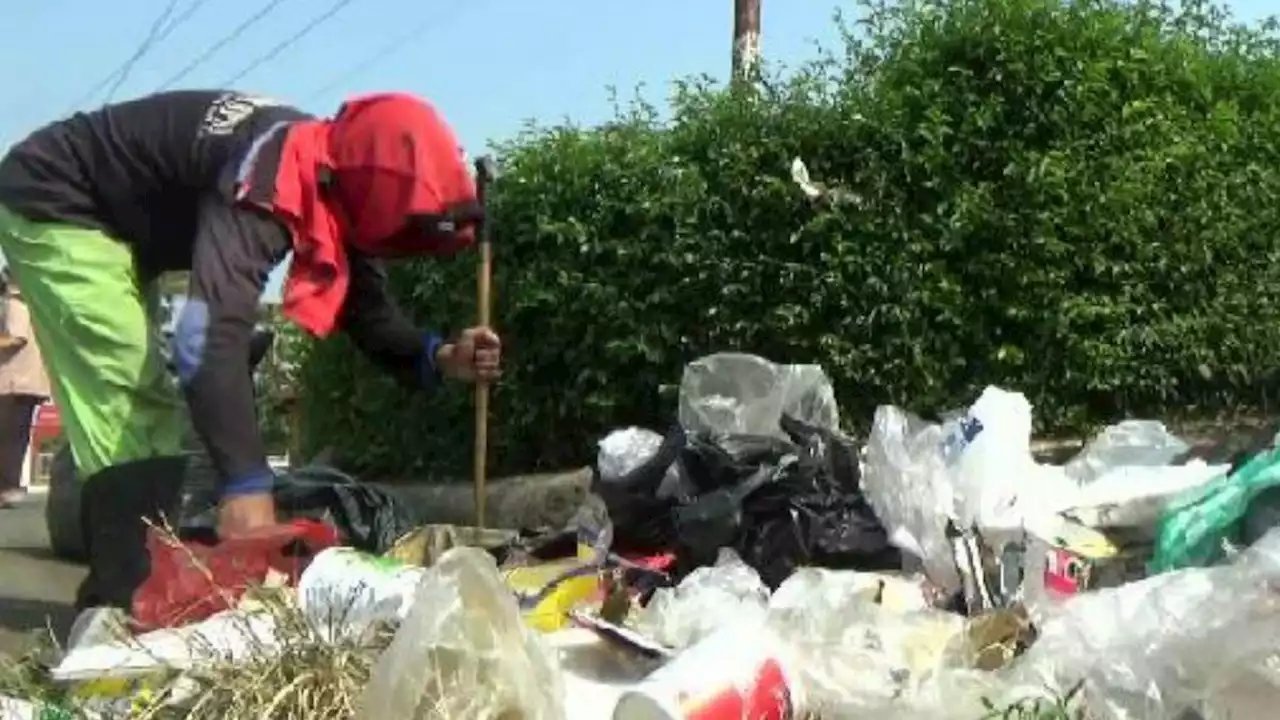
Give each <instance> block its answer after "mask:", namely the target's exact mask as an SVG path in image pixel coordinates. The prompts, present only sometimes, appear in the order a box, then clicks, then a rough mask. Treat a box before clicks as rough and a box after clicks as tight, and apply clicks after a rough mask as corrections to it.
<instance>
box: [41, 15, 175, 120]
mask: <svg viewBox="0 0 1280 720" xmlns="http://www.w3.org/2000/svg"><path fill="white" fill-rule="evenodd" d="M177 6H178V0H169V4H168V5H166V6H165V8H164V11H163V12H161V13H160V15H159V17H157V18H156V19H155V20H153V21H152V22H151V29H150V30H148V31H147V36H146V37H145V38H143V39H142V42H140V43H138V47H137V48H136V49H135V50H134V51H133V54H132V55H130V56H129V59H127V60H125V61H124V62H123V63H122V64H121V65H120V66H119V67H117V68H116V69H115V70H112V71H111V74H110V75H107V76H106V77H105V78H103V79H102V80H101V81H100V82H98V84H97V85H94V86H93V87H91V88H89V90H88V92H86V93H85V94H83V95H81V96H80V97H79V98H76V101H75V102H73V103H71V107H69V108H67V110H66V112H68V113H69V112H71V111H73V110H75V109H76V108H78V107H80V106H81V105H83V104H84V103H85V101H87V100H88V99H89V98H91V97H93V96H94V95H97V94H98V92H99V91H100V90H102V89H103V88H105V87H107V86H108V85H110V84H111V81H113V80H115V79H117V78H118V77H121V76H123V75H124V74H125V73H127V72H128V71H129V70H130V69H132V68H133V65H134V63H136V62H138V59H139V58H141V57H142V56H143V55H146V54H147V53H148V52H150V50H151V48H152V47H154V46H155V44H156V42H157V38H158V37H159V35H160V31H161V28H163V27H164V23H165V22H166V21H167V20H168V19H169V16H170V15H173V10H174V8H176V7H177ZM116 87H118V85H117V86H116Z"/></svg>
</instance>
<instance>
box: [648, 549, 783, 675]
mask: <svg viewBox="0 0 1280 720" xmlns="http://www.w3.org/2000/svg"><path fill="white" fill-rule="evenodd" d="M768 601H769V588H767V587H765V584H764V582H763V581H761V580H760V575H759V574H758V573H757V572H756V571H755V570H754V569H752V568H751V566H749V565H747V564H746V563H744V562H743V561H742V558H740V557H738V555H737V554H736V553H734V552H733V551H732V550H728V549H724V550H721V551H720V557H719V558H718V559H717V561H716V564H715V565H713V566H710V567H701V568H698V569H697V570H694V571H693V572H692V573H690V574H689V575H688V577H686V578H685V579H684V580H682V581H681V582H680V584H679V585H678V586H676V587H674V588H663V589H660V590H658V591H657V592H655V593H654V594H653V598H652V599H651V600H650V601H649V604H648V605H646V606H645V607H644V608H643V609H642V610H640V612H639V613H637V616H636V623H635V625H636V629H637V630H639V631H640V632H641V633H643V634H644V635H645V636H647V637H649V638H650V639H652V640H654V641H656V642H658V643H661V644H662V645H665V646H667V647H669V648H672V649H676V650H679V649H683V648H687V647H689V646H691V645H693V644H694V643H696V642H697V641H699V640H701V639H702V638H704V637H706V636H707V635H710V634H711V632H712V631H714V630H715V629H716V628H718V627H720V626H722V625H723V624H725V623H727V622H731V621H734V622H736V621H739V620H741V621H744V622H750V621H752V620H760V619H763V617H764V611H765V606H766V604H767V603H768Z"/></svg>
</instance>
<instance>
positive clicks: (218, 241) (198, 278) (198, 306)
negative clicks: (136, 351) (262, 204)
mask: <svg viewBox="0 0 1280 720" xmlns="http://www.w3.org/2000/svg"><path fill="white" fill-rule="evenodd" d="M288 245H289V238H288V234H287V231H286V230H285V228H284V227H283V226H281V225H279V224H278V223H277V222H276V221H275V220H274V219H272V218H271V217H269V216H267V215H265V214H262V213H260V212H259V211H257V210H253V209H251V208H245V207H237V206H232V205H230V204H228V203H227V202H226V201H225V200H223V199H221V198H217V197H211V198H209V199H208V200H207V201H206V202H205V203H204V205H203V207H202V208H201V211H200V219H199V228H198V234H197V237H196V241H195V249H194V255H193V259H192V266H191V284H190V287H189V288H188V297H187V301H186V304H185V305H184V306H183V308H182V311H181V313H180V315H179V316H178V322H177V324H176V327H175V328H174V338H173V356H174V365H175V367H176V369H177V372H178V378H179V381H180V382H181V384H182V388H183V392H184V394H185V395H186V398H187V403H188V405H189V406H190V408H191V419H192V422H193V424H194V426H195V430H196V432H197V433H198V434H199V436H200V438H201V439H202V440H203V441H204V443H205V446H206V447H207V448H208V450H209V455H210V458H211V459H212V461H213V464H214V467H215V468H217V470H218V473H219V476H220V477H221V479H222V482H223V486H222V494H223V495H224V496H225V495H243V494H249V493H256V492H268V491H270V489H271V487H272V485H273V483H274V475H273V474H272V472H271V469H270V466H269V465H268V464H267V458H266V449H265V447H264V445H263V442H262V436H261V434H260V433H259V430H258V418H257V411H256V408H255V403H254V399H255V398H254V388H253V377H252V371H251V369H250V365H249V363H250V352H251V342H252V338H253V329H254V326H255V324H256V323H257V320H258V303H259V299H260V297H261V295H262V290H263V288H264V286H265V285H266V281H267V276H268V274H269V273H270V272H271V269H272V268H273V267H274V266H275V264H276V263H277V262H279V260H280V259H281V257H282V255H283V253H284V252H285V251H287V248H288Z"/></svg>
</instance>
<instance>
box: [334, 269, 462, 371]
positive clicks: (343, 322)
mask: <svg viewBox="0 0 1280 720" xmlns="http://www.w3.org/2000/svg"><path fill="white" fill-rule="evenodd" d="M348 263H349V265H350V268H351V284H350V286H349V287H348V289H347V299H346V302H345V304H344V305H343V307H342V317H341V319H340V321H339V322H340V326H341V328H342V330H343V332H345V333H346V334H347V336H348V337H350V338H351V340H352V342H354V343H355V345H356V347H357V348H359V349H360V351H361V352H362V353H364V354H365V355H366V356H367V357H368V358H369V359H370V360H372V361H373V362H374V363H375V364H377V365H378V366H379V367H382V368H383V369H385V370H386V371H387V372H389V373H390V374H391V375H392V376H393V377H395V378H396V379H397V380H398V381H400V382H401V383H403V384H405V385H408V386H412V387H427V388H432V387H435V386H436V385H437V384H438V383H439V382H440V369H439V367H438V365H437V357H438V353H439V352H440V349H441V348H442V347H444V345H445V341H444V338H443V336H442V335H441V334H440V333H437V332H433V331H430V330H422V329H419V328H418V327H417V326H415V325H414V324H413V323H412V322H410V321H409V319H408V318H407V317H405V315H404V313H403V312H402V311H401V310H400V308H399V306H397V305H396V303H395V301H394V300H392V299H391V295H390V293H389V292H388V291H387V274H386V270H385V269H384V268H383V267H382V264H381V263H379V262H378V261H377V260H375V259H373V258H370V257H367V256H365V255H361V254H358V253H354V252H353V253H351V255H350V257H349V258H348Z"/></svg>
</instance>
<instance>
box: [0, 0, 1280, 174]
mask: <svg viewBox="0 0 1280 720" xmlns="http://www.w3.org/2000/svg"><path fill="white" fill-rule="evenodd" d="M169 2H170V0H130V1H129V2H109V3H104V2H97V1H93V0H42V1H41V2H30V3H28V2H7V3H3V5H0V27H3V28H4V29H5V38H4V42H3V43H0V82H2V83H3V85H2V86H3V87H4V88H5V90H6V92H5V93H3V94H2V95H0V148H4V147H7V146H8V145H9V144H10V143H11V142H14V141H15V140H18V139H20V138H21V137H22V136H23V135H24V134H26V133H27V132H28V131H30V130H31V129H33V128H34V127H36V126H37V125H39V124H40V123H43V122H46V121H48V120H51V119H53V118H56V117H59V116H61V115H63V114H66V113H67V112H69V111H71V110H73V109H77V108H86V107H93V106H96V105H98V104H101V103H102V102H103V101H104V100H105V99H107V98H106V88H104V89H103V90H101V91H99V92H97V93H96V94H89V95H87V93H89V91H90V90H91V89H92V88H94V87H95V86H97V85H99V84H100V83H101V82H102V81H103V80H104V79H105V78H106V77H107V76H109V75H110V74H111V73H112V72H113V71H114V70H116V69H117V68H118V67H119V66H120V65H121V64H122V63H124V62H125V61H126V60H127V59H128V58H129V57H130V56H131V55H132V54H133V53H134V52H135V50H137V48H138V46H139V43H140V42H141V41H142V39H143V38H144V37H146V35H147V33H148V30H149V29H150V28H151V26H152V24H153V23H154V22H155V21H156V19H157V18H158V17H159V16H160V15H161V14H162V12H163V11H164V10H165V8H166V6H168V4H169ZM1264 2H1265V0H1235V2H1232V3H1230V6H1231V7H1232V8H1233V10H1234V11H1235V13H1236V14H1237V15H1238V16H1239V17H1241V18H1243V19H1258V18H1261V17H1262V16H1263V14H1264V12H1263V11H1264ZM197 4H198V5H199V7H198V8H196V9H195V10H194V12H193V13H192V14H191V15H190V18H189V20H187V21H186V22H184V23H183V24H182V25H180V26H179V27H177V28H176V29H175V30H174V31H173V32H172V34H170V35H169V36H168V37H167V38H165V39H164V40H163V41H162V42H160V43H158V44H156V45H155V46H154V47H153V48H152V49H151V51H150V52H149V53H147V54H146V55H144V56H143V57H141V58H140V59H138V61H137V62H136V63H135V64H134V66H133V68H132V71H131V72H130V74H129V75H128V76H127V78H126V79H125V81H124V82H123V83H122V84H121V85H120V87H119V89H118V90H117V91H116V93H115V94H114V97H115V98H117V99H121V98H128V97H131V96H137V95H143V94H146V93H148V92H151V91H153V90H155V89H157V88H158V87H160V86H161V85H162V84H164V83H165V82H166V81H168V80H170V78H173V77H174V76H175V75H176V74H177V73H178V72H179V71H180V70H182V69H183V68H185V67H186V66H188V65H189V64H190V63H191V61H193V60H195V59H196V58H198V57H199V56H200V55H201V54H202V53H203V52H204V51H205V50H206V49H207V48H209V47H210V46H212V45H214V44H215V43H217V42H219V41H220V40H222V39H223V38H225V37H227V36H228V34H229V33H231V31H232V30H233V29H234V28H236V27H237V26H238V25H240V24H241V23H243V22H245V21H246V20H247V19H249V18H250V17H251V16H253V15H255V14H258V13H260V12H262V10H263V9H264V8H265V7H266V6H268V5H272V4H275V5H276V7H274V9H272V11H271V12H269V13H267V14H265V15H264V16H263V17H262V19H261V21H259V22H257V23H256V24H253V25H252V26H251V27H249V28H248V29H247V30H246V31H245V32H244V33H243V34H242V35H240V36H239V37H238V38H237V39H235V40H234V41H232V42H230V43H228V44H226V45H225V47H223V48H222V49H221V50H220V51H219V52H217V53H215V54H213V55H212V56H211V57H210V58H209V59H208V61H207V62H204V63H202V64H200V65H199V66H198V67H196V68H194V69H193V70H192V71H191V72H190V73H189V74H187V75H186V76H185V77H183V78H182V79H181V81H179V82H178V83H177V84H176V85H177V86H185V87H224V86H225V85H226V83H227V81H228V80H230V79H233V78H237V76H240V75H241V73H242V72H243V71H244V70H246V69H247V68H249V67H250V66H253V65H255V64H256V63H257V61H258V60H259V59H260V58H262V57H263V56H264V55H267V54H268V53H269V52H271V51H272V50H273V49H274V48H275V47H276V46H277V45H278V44H279V43H281V42H282V41H283V40H285V39H287V38H289V37H290V36H292V35H294V34H296V33H297V32H298V31H299V30H301V29H303V28H304V26H306V25H307V24H308V23H310V22H311V21H312V20H313V19H314V18H316V17H317V16H320V15H323V14H325V13H326V12H328V11H329V9H330V8H331V7H334V6H336V5H341V9H340V10H338V11H337V13H336V14H334V15H332V17H330V18H329V19H328V20H326V21H324V22H322V23H321V24H319V25H317V26H316V27H315V29H314V30H313V31H312V32H310V33H309V34H307V35H306V36H305V37H304V38H302V39H301V40H299V41H298V42H296V43H293V44H292V45H290V46H289V47H288V48H286V49H284V50H283V51H281V52H280V53H279V54H278V55H276V56H275V57H274V58H272V59H270V60H269V61H266V62H262V63H260V64H258V66H257V67H256V69H254V70H252V71H251V72H248V73H247V74H244V75H243V77H239V79H238V80H236V81H235V82H234V83H233V85H234V87H236V88H237V89H244V90H250V91H254V92H261V93H265V94H269V95H272V96H274V97H277V98H280V99H282V100H286V101H289V102H292V103H294V104H296V105H298V106H300V107H303V108H304V109H307V110H311V111H314V112H317V113H328V112H331V111H332V110H333V109H334V108H336V107H337V105H338V104H339V103H340V102H341V101H342V99H343V98H344V97H345V96H347V95H349V94H353V93H360V92H369V91H374V90H408V91H412V92H416V93H419V94H421V95H423V96H425V97H427V98H430V99H431V100H432V101H434V102H435V103H436V104H437V105H438V106H439V107H440V108H441V110H442V111H443V112H444V113H445V115H446V116H447V117H448V118H449V119H450V120H451V121H452V123H453V124H454V126H455V127H456V128H457V129H458V132H459V133H460V135H461V136H462V140H463V142H464V143H465V144H466V145H467V147H468V148H471V149H478V148H479V147H482V146H483V145H484V144H485V143H486V142H487V141H488V140H490V139H495V138H505V137H509V136H511V135H512V134H514V133H516V132H518V131H519V129H520V127H521V125H522V124H523V123H524V122H525V121H526V120H528V119H537V120H541V121H546V122H554V121H557V120H560V119H562V118H565V117H568V118H572V119H573V120H576V121H580V122H584V123H590V122H593V121H597V120H601V119H603V118H605V117H607V116H608V114H609V111H610V106H609V94H608V92H607V87H608V86H615V87H617V88H619V89H620V90H622V91H624V92H626V91H629V90H630V89H632V88H634V87H635V86H637V85H640V84H643V85H645V86H646V87H647V94H648V95H649V96H650V97H651V98H652V99H655V100H661V99H662V97H663V96H664V93H665V92H666V86H667V83H668V82H669V81H670V80H671V79H672V78H675V77H679V76H684V75H690V74H697V73H710V74H712V75H717V76H723V75H725V73H726V72H727V70H728V65H729V55H730V44H731V43H730V37H731V34H732V30H731V29H732V19H733V18H732V14H733V11H732V2H730V0H718V1H713V0H645V1H644V2H622V1H621V0H416V1H412V2H411V1H410V0H177V3H176V6H175V9H174V13H173V17H178V16H181V15H182V14H183V13H184V12H185V11H186V10H187V9H188V8H192V7H194V6H195V5H197ZM837 7H846V8H849V9H850V10H852V8H853V4H852V3H850V2H839V1H837V0H765V2H764V8H765V10H764V20H763V23H762V27H763V38H764V42H763V47H764V53H765V55H766V56H767V57H768V58H769V59H770V60H772V61H778V62H783V63H787V62H796V61H800V60H803V59H805V58H807V57H810V56H811V55H812V54H813V46H814V43H815V41H817V42H827V43H829V42H831V41H833V40H834V33H833V31H832V25H831V21H830V18H831V15H832V12H833V11H834V10H835V9H836V8H837ZM86 95H87V96H86Z"/></svg>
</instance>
